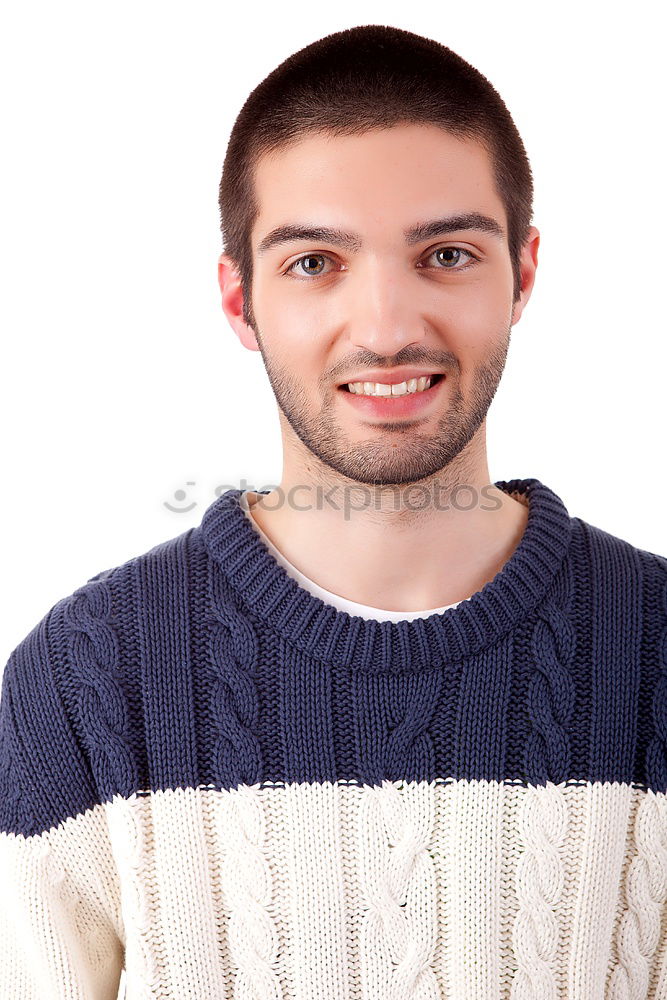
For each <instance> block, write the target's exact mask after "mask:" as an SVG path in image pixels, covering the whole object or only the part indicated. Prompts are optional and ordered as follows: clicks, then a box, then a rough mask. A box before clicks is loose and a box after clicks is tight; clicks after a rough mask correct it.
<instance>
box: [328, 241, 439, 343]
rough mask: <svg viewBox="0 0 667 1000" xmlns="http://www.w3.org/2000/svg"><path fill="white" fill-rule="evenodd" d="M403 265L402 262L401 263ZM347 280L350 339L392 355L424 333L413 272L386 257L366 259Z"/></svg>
mask: <svg viewBox="0 0 667 1000" xmlns="http://www.w3.org/2000/svg"><path fill="white" fill-rule="evenodd" d="M402 266H403V268H405V264H403V265H402ZM354 278H355V280H354V281H352V282H348V286H347V287H348V290H349V294H350V296H351V298H352V301H348V302H346V307H347V308H346V313H347V317H348V324H347V325H348V331H349V338H350V343H351V345H352V346H354V347H360V348H365V349H366V350H368V351H372V352H373V353H374V354H378V355H382V357H393V355H395V354H397V353H398V352H399V351H400V350H401V348H403V347H406V346H407V345H408V344H416V343H419V342H421V341H423V340H424V339H425V338H426V336H427V324H426V321H425V319H424V316H423V315H422V313H421V311H420V307H419V299H418V297H417V296H416V295H415V285H414V275H412V274H411V273H410V272H409V270H408V272H407V273H403V272H402V271H401V265H400V264H398V263H393V264H392V263H391V262H388V261H387V260H386V259H384V260H381V259H379V258H377V257H376V258H372V259H368V260H367V261H366V262H365V263H364V265H363V266H359V267H358V268H357V269H356V271H355V275H354Z"/></svg>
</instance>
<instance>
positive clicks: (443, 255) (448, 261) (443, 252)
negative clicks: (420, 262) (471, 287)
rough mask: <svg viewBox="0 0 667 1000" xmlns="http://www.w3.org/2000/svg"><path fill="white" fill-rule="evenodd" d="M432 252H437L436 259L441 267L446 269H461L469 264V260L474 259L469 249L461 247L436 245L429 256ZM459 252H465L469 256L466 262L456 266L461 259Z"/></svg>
mask: <svg viewBox="0 0 667 1000" xmlns="http://www.w3.org/2000/svg"><path fill="white" fill-rule="evenodd" d="M433 254H437V257H438V260H439V261H440V263H441V264H442V265H444V267H443V269H444V270H446V271H462V270H463V269H464V268H466V267H468V266H469V263H470V261H473V260H475V259H476V258H475V257H473V255H472V254H471V253H470V251H469V250H464V249H463V247H438V249H437V250H434V251H433V253H432V254H431V256H433ZM461 254H465V256H466V257H467V258H469V260H468V263H464V264H463V266H462V267H456V265H457V264H458V263H459V261H460V260H461Z"/></svg>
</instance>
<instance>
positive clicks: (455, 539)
mask: <svg viewBox="0 0 667 1000" xmlns="http://www.w3.org/2000/svg"><path fill="white" fill-rule="evenodd" d="M468 459H469V456H468ZM306 472H309V476H307V475H306ZM248 501H249V503H250V505H251V513H252V516H253V518H254V519H255V521H256V522H257V524H258V525H259V526H260V528H261V529H262V530H263V531H264V532H265V534H266V535H267V536H268V537H269V538H270V539H271V541H272V542H273V544H274V545H275V546H276V548H278V549H279V550H280V551H281V552H282V553H283V555H284V556H285V558H286V559H288V560H289V561H290V562H291V563H292V564H293V565H294V566H296V568H297V569H298V570H300V571H301V572H302V573H304V574H305V575H306V576H307V577H309V578H310V579H311V580H313V581H314V582H315V583H317V584H318V585H319V586H320V587H323V588H324V589H325V590H328V591H331V592H332V593H334V594H338V595H339V596H341V597H345V598H347V599H348V600H351V601H355V602H357V603H360V604H366V605H370V606H373V607H377V608H383V609H385V610H387V611H420V610H426V609H430V608H439V607H443V606H445V605H449V604H454V603H457V602H458V601H462V600H465V599H466V598H468V597H470V596H471V595H472V594H473V593H475V592H477V591H478V590H481V589H482V587H483V586H484V584H485V583H487V582H488V581H490V580H492V579H493V578H494V576H495V575H496V574H497V573H498V572H499V571H500V570H501V569H502V566H503V565H504V564H505V563H506V562H507V560H508V559H509V558H510V557H511V555H512V553H513V552H514V550H515V549H516V547H517V545H518V544H519V542H520V540H521V538H522V536H523V533H524V530H525V527H526V523H527V518H528V508H527V506H526V505H524V504H523V503H521V502H519V501H518V500H515V499H513V498H512V497H510V496H508V494H506V493H504V492H503V491H502V490H499V489H498V488H497V487H495V486H494V485H493V483H492V482H491V480H490V478H489V475H488V468H487V465H486V460H485V458H484V459H483V460H482V462H481V463H479V462H478V463H476V464H474V465H473V464H472V463H471V462H470V461H468V464H467V468H464V463H463V462H459V463H456V462H453V463H450V465H449V466H447V468H446V469H445V470H441V471H440V472H439V473H438V474H437V475H435V476H432V477H427V478H425V479H422V480H420V481H419V482H418V483H406V484H402V485H392V486H374V485H368V484H364V483H357V482H354V481H352V480H349V479H346V478H345V477H343V476H338V475H337V474H336V473H335V472H333V470H331V469H329V468H328V467H326V468H325V467H322V466H318V468H317V474H316V475H313V467H312V464H311V465H310V466H309V469H308V470H306V469H304V468H297V467H293V468H289V467H288V466H286V467H285V468H284V470H283V476H282V479H281V482H280V485H279V487H277V488H276V489H275V490H272V491H271V492H270V493H268V494H265V495H258V494H253V493H249V495H248Z"/></svg>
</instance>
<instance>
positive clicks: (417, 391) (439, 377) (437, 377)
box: [338, 372, 445, 399]
mask: <svg viewBox="0 0 667 1000" xmlns="http://www.w3.org/2000/svg"><path fill="white" fill-rule="evenodd" d="M429 377H430V382H429V384H428V386H427V387H426V388H425V389H415V390H412V391H411V390H410V389H408V390H407V391H406V392H403V393H396V394H395V395H394V394H393V393H377V394H375V393H368V394H366V393H355V392H352V390H351V389H350V388H349V383H345V384H344V385H339V386H338V389H339V390H340V391H342V392H349V393H351V394H352V395H355V396H367V398H368V399H404V398H405V396H418V395H419V394H420V393H422V392H428V390H429V389H431V388H433V386H434V385H437V384H438V382H440V381H441V380H442V379H443V378H444V377H445V376H444V374H443V373H442V372H438V373H434V374H433V375H431V376H429ZM360 381H361V380H360ZM408 381H411V380H408ZM373 384H375V383H373ZM382 384H389V383H380V385H382ZM397 384H399V385H400V383H397Z"/></svg>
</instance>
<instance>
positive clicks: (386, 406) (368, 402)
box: [337, 375, 447, 420]
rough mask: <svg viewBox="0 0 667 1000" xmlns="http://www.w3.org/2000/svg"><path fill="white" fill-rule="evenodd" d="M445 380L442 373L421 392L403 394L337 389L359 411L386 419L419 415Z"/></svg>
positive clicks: (436, 394) (437, 392)
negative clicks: (389, 394) (373, 393)
mask: <svg viewBox="0 0 667 1000" xmlns="http://www.w3.org/2000/svg"><path fill="white" fill-rule="evenodd" d="M446 381H447V376H446V375H443V376H442V378H441V379H439V380H438V381H437V382H436V383H435V385H432V386H430V387H429V388H428V389H424V391H423V392H406V393H405V394H404V395H403V396H361V395H359V394H358V393H356V392H350V391H349V390H347V389H338V390H337V391H338V392H339V393H340V394H341V395H342V396H344V397H345V399H347V400H348V402H349V403H350V405H351V406H354V407H356V409H357V410H358V411H359V412H360V413H363V414H365V415H366V416H369V417H382V418H383V419H384V420H387V419H391V418H392V417H412V416H420V415H421V414H422V413H423V412H424V410H426V409H428V407H429V405H430V404H431V403H433V401H434V400H435V398H436V396H438V395H439V391H440V389H442V387H443V386H444V385H445V382H446Z"/></svg>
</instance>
